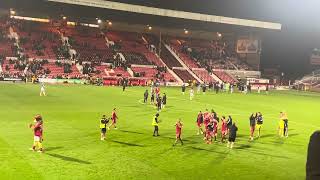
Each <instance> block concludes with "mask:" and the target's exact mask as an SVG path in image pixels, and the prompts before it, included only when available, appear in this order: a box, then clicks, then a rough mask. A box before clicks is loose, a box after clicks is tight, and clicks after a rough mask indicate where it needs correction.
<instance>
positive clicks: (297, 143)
mask: <svg viewBox="0 0 320 180" xmlns="http://www.w3.org/2000/svg"><path fill="white" fill-rule="evenodd" d="M148 89H149V88H148ZM39 90H40V87H39V85H31V84H27V85H25V84H0V117H1V121H0V162H1V163H0V179H128V178H129V179H243V180H249V179H259V180H260V179H277V180H281V179H288V180H294V179H299V180H300V179H304V178H305V162H306V152H307V144H308V140H309V136H310V135H311V133H312V132H313V131H315V130H317V129H319V127H320V121H319V119H320V113H319V111H318V108H319V105H320V94H314V93H300V92H299V93H297V92H293V91H292V92H272V93H271V94H270V95H264V94H260V95H258V94H250V95H243V94H232V95H230V94H219V95H215V94H213V93H207V95H202V94H201V95H197V94H196V97H195V100H194V101H189V99H188V98H189V97H188V95H185V96H183V95H181V93H180V88H162V89H161V92H166V93H167V96H168V105H167V107H166V108H165V110H163V111H162V112H161V114H160V119H161V120H162V123H161V125H160V134H161V136H160V137H157V138H154V137H153V136H152V132H153V127H152V126H151V122H152V118H153V116H154V114H155V112H156V109H155V108H154V107H153V106H151V105H144V104H141V100H142V96H143V92H144V90H145V88H142V87H134V88H128V90H127V91H126V92H122V91H121V88H118V87H94V86H77V85H60V86H52V85H48V86H47V92H48V96H47V97H39V95H38V94H39ZM113 107H117V108H118V115H119V117H120V119H119V122H118V123H119V124H118V126H119V129H118V130H111V131H109V132H108V135H107V140H106V141H105V142H102V141H100V139H99V138H100V137H99V136H100V130H99V123H98V121H99V119H100V117H101V115H102V114H104V113H107V114H110V113H111V110H112V108H113ZM205 108H210V109H211V108H213V109H214V110H215V111H217V112H218V114H219V115H220V116H221V115H229V114H231V115H232V116H233V118H234V120H235V121H236V122H237V124H238V128H239V131H238V132H239V133H238V139H237V142H236V146H235V148H234V149H233V150H230V149H227V148H226V144H221V143H213V144H211V145H207V144H205V143H204V142H203V140H202V137H201V136H197V135H196V131H197V128H196V125H195V118H196V115H197V113H198V111H199V110H204V109H205ZM282 110H285V111H287V112H288V115H289V128H290V131H289V133H290V136H289V138H288V139H280V138H278V137H277V136H276V133H277V131H276V128H277V122H278V114H279V112H280V111H282ZM256 111H261V112H262V113H263V114H264V120H265V124H264V126H263V131H262V133H263V135H262V137H261V138H260V139H257V140H255V141H254V142H248V138H249V126H248V124H249V123H248V117H249V115H250V113H251V112H256ZM37 113H40V114H42V115H43V117H44V125H45V134H44V147H45V149H46V152H45V153H43V154H39V153H36V152H31V151H29V150H28V148H29V147H30V146H31V145H32V142H33V134H32V131H31V130H30V129H29V128H28V127H27V126H28V124H29V123H30V122H31V121H32V117H33V116H34V115H35V114H37ZM177 118H182V119H183V122H184V129H183V139H184V140H185V145H184V146H180V145H178V146H176V147H172V143H173V142H174V138H175V128H174V126H173V125H174V123H175V121H176V119H177Z"/></svg>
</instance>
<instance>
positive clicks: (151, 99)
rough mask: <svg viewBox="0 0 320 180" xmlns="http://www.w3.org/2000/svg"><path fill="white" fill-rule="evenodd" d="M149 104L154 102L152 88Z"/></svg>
mask: <svg viewBox="0 0 320 180" xmlns="http://www.w3.org/2000/svg"><path fill="white" fill-rule="evenodd" d="M150 104H154V90H152V91H151V98H150Z"/></svg>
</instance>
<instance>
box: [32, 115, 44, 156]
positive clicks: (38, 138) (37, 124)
mask: <svg viewBox="0 0 320 180" xmlns="http://www.w3.org/2000/svg"><path fill="white" fill-rule="evenodd" d="M29 128H31V129H32V130H33V133H34V137H33V145H32V148H30V150H32V151H36V150H37V148H38V152H40V153H42V152H43V147H42V142H43V120H42V117H41V115H40V114H38V115H36V116H35V117H34V124H30V125H29Z"/></svg>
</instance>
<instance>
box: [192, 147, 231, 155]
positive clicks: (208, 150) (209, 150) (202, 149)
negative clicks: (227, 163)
mask: <svg viewBox="0 0 320 180" xmlns="http://www.w3.org/2000/svg"><path fill="white" fill-rule="evenodd" d="M190 148H191V149H194V150H198V151H207V152H213V153H218V154H227V153H224V152H219V151H213V150H211V149H204V148H199V147H193V146H191V147H190Z"/></svg>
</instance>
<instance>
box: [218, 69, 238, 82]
mask: <svg viewBox="0 0 320 180" xmlns="http://www.w3.org/2000/svg"><path fill="white" fill-rule="evenodd" d="M213 73H214V74H215V75H216V76H217V77H218V78H219V79H221V80H222V81H223V82H225V83H236V82H237V80H236V79H234V78H233V77H232V76H231V75H229V74H228V73H226V72H224V71H217V70H213Z"/></svg>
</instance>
